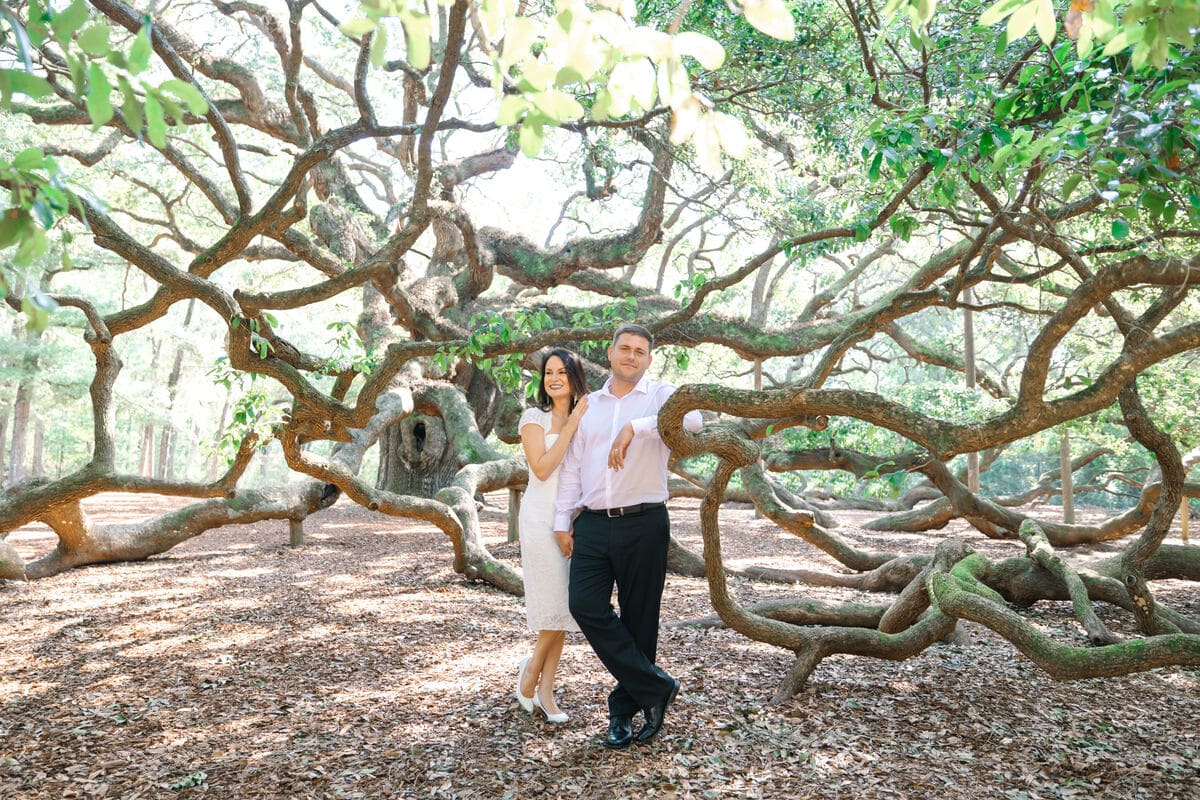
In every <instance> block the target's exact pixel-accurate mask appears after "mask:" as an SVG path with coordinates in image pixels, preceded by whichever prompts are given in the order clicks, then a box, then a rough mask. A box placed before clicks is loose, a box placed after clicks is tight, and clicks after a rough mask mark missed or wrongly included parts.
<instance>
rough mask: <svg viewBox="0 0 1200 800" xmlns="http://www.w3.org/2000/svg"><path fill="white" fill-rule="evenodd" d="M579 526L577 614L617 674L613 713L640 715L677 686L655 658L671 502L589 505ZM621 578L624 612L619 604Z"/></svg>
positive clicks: (574, 561)
mask: <svg viewBox="0 0 1200 800" xmlns="http://www.w3.org/2000/svg"><path fill="white" fill-rule="evenodd" d="M574 531H575V545H574V551H573V552H572V554H571V582H570V588H569V591H568V595H569V602H570V608H571V616H573V617H575V621H576V622H578V623H579V628H580V630H581V631H583V635H584V636H585V637H587V640H588V644H590V645H591V646H592V649H593V650H594V651H596V655H597V656H599V657H600V661H601V662H602V663H603V664H604V666H605V668H607V669H608V671H609V672H610V673H612V676H613V677H614V678H616V679H617V687H616V688H615V689H613V691H612V692H611V693H610V694H609V696H608V711H609V714H610V715H613V716H617V715H633V714H634V713H636V712H637V711H639V710H641V709H644V708H649V707H651V706H654V705H656V704H658V703H660V702H662V701H663V699H664V698H665V697H666V696H667V694H668V693H669V692H670V691H671V689H672V687H673V683H672V680H671V678H670V676H668V675H667V673H666V672H664V671H663V670H662V669H660V668H659V667H658V666H656V665H655V663H654V659H655V657H656V654H657V650H658V618H659V606H660V605H661V603H662V593H663V584H664V583H665V581H666V576H667V546H668V544H669V543H670V537H671V522H670V519H669V518H668V517H667V509H666V507H665V506H659V507H657V508H651V509H649V510H647V511H643V512H641V513H640V514H634V515H632V516H627V517H613V518H609V517H606V516H604V515H603V514H593V513H591V512H587V511H585V512H583V513H582V514H580V515H579V516H578V517H577V518H576V519H575V524H574ZM614 584H615V585H616V587H617V604H618V605H619V606H620V609H621V613H620V616H618V615H617V614H616V613H615V612H614V611H613V606H612V590H613V585H614Z"/></svg>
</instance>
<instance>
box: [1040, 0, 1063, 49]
mask: <svg viewBox="0 0 1200 800" xmlns="http://www.w3.org/2000/svg"><path fill="white" fill-rule="evenodd" d="M1035 24H1036V25H1037V32H1038V37H1040V38H1041V40H1042V42H1043V44H1050V43H1051V42H1053V41H1054V34H1055V32H1056V31H1057V30H1058V20H1057V19H1056V18H1055V16H1054V5H1053V3H1052V2H1051V0H1038V4H1037V21H1036V23H1035Z"/></svg>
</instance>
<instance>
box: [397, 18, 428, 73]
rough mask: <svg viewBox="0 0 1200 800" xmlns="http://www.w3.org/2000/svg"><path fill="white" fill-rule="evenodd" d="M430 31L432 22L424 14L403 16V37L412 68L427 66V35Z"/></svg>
mask: <svg viewBox="0 0 1200 800" xmlns="http://www.w3.org/2000/svg"><path fill="white" fill-rule="evenodd" d="M432 32H433V28H432V23H431V22H430V21H429V17H427V16H425V15H424V14H419V15H412V16H410V17H407V18H405V20H404V38H405V41H406V42H407V44H408V63H409V64H410V65H411V66H412V68H413V69H425V68H426V67H428V66H429V37H430V35H431V34H432Z"/></svg>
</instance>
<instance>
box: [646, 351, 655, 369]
mask: <svg viewBox="0 0 1200 800" xmlns="http://www.w3.org/2000/svg"><path fill="white" fill-rule="evenodd" d="M653 363H654V353H647V354H646V366H647V367H649V366H650V365H651V364H653Z"/></svg>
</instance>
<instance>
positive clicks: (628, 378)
mask: <svg viewBox="0 0 1200 800" xmlns="http://www.w3.org/2000/svg"><path fill="white" fill-rule="evenodd" d="M608 363H609V364H611V365H612V374H613V377H614V378H617V379H618V380H621V381H625V382H626V383H637V382H638V381H640V380H641V379H642V376H643V375H645V374H646V370H648V369H649V368H650V343H649V342H648V341H646V340H645V339H644V338H642V337H641V336H638V335H637V334H636V333H622V334H621V335H620V336H618V337H617V341H616V343H615V344H612V345H609V347H608Z"/></svg>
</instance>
